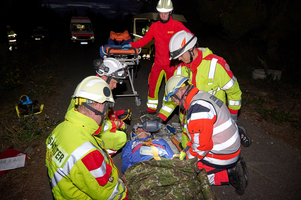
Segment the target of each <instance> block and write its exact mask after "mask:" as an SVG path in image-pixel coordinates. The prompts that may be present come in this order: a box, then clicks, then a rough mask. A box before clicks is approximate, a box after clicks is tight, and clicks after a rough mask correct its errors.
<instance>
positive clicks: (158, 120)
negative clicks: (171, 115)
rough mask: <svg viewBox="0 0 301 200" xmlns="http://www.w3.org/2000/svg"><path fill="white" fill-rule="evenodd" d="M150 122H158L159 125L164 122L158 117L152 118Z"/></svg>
mask: <svg viewBox="0 0 301 200" xmlns="http://www.w3.org/2000/svg"><path fill="white" fill-rule="evenodd" d="M152 121H157V122H160V123H161V124H162V123H163V122H164V120H163V119H162V118H161V117H159V116H156V117H154V118H153V120H152Z"/></svg>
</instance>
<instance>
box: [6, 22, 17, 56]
mask: <svg viewBox="0 0 301 200" xmlns="http://www.w3.org/2000/svg"><path fill="white" fill-rule="evenodd" d="M7 39H8V45H9V47H8V49H9V51H13V50H17V34H16V33H15V31H14V30H13V29H12V28H11V27H10V26H7Z"/></svg>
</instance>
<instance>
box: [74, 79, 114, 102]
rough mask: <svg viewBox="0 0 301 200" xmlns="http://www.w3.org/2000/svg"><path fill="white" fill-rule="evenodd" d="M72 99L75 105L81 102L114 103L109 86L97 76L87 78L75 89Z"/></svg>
mask: <svg viewBox="0 0 301 200" xmlns="http://www.w3.org/2000/svg"><path fill="white" fill-rule="evenodd" d="M72 98H75V99H76V103H75V104H76V105H81V104H82V103H83V102H89V103H92V102H98V103H104V102H111V103H115V101H114V98H113V95H112V91H111V89H110V87H109V85H108V84H107V83H106V82H105V81H104V80H103V79H102V78H100V77H98V76H88V77H86V78H85V79H84V80H82V81H81V82H80V83H79V84H78V85H77V87H76V89H75V91H74V94H73V95H72Z"/></svg>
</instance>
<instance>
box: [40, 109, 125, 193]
mask: <svg viewBox="0 0 301 200" xmlns="http://www.w3.org/2000/svg"><path fill="white" fill-rule="evenodd" d="M99 130H100V127H99V125H98V124H97V123H96V122H95V121H94V120H93V119H91V118H90V117H87V116H85V115H83V114H81V113H80V112H78V111H76V110H74V109H71V110H69V111H68V112H67V114H66V116H65V121H64V122H62V123H61V124H59V125H58V126H57V127H56V128H55V129H54V130H53V132H52V133H51V134H50V136H49V137H48V138H47V140H46V147H47V152H46V165H47V167H48V175H49V178H50V180H51V185H52V192H53V195H54V197H55V199H124V198H126V195H127V194H126V193H127V188H126V187H125V185H124V184H123V182H122V181H121V180H120V179H119V172H118V169H117V168H116V167H115V165H114V164H113V161H112V159H111V157H110V156H109V154H108V153H107V151H106V150H105V146H104V143H103V142H102V140H101V139H99V138H97V137H95V136H94V135H95V134H98V133H99Z"/></svg>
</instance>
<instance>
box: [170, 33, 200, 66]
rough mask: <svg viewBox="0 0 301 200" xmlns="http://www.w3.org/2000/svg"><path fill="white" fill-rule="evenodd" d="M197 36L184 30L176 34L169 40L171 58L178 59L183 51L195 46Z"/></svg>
mask: <svg viewBox="0 0 301 200" xmlns="http://www.w3.org/2000/svg"><path fill="white" fill-rule="evenodd" d="M196 42H197V37H196V36H192V34H191V33H188V32H186V31H184V30H182V31H179V32H177V33H176V34H174V35H173V36H172V37H171V39H170V41H169V54H170V58H169V59H170V60H171V59H177V58H178V57H180V56H181V55H183V53H185V52H186V51H188V50H189V49H191V48H192V47H194V46H195V44H196Z"/></svg>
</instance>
